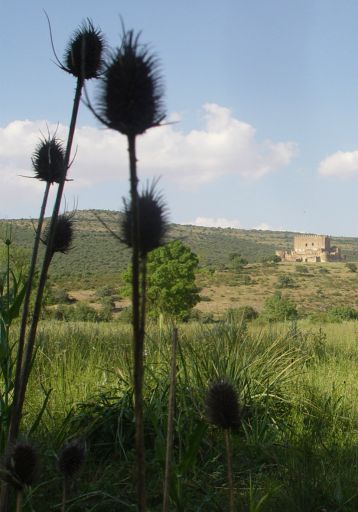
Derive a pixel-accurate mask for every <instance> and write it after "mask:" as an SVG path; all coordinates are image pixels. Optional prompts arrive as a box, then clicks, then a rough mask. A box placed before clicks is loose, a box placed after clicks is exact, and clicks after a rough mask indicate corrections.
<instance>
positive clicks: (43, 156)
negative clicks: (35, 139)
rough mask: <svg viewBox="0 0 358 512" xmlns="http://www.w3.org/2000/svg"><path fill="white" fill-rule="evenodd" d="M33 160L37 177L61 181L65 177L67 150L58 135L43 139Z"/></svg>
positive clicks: (51, 181)
mask: <svg viewBox="0 0 358 512" xmlns="http://www.w3.org/2000/svg"><path fill="white" fill-rule="evenodd" d="M31 160H32V167H33V170H34V173H35V178H37V179H38V180H41V181H46V182H47V183H61V182H62V181H63V180H64V179H65V175H66V169H65V150H64V147H63V144H62V142H61V141H60V140H58V139H56V137H48V138H47V139H43V140H41V141H40V142H39V144H38V145H37V147H36V149H35V151H34V154H33V157H32V159H31Z"/></svg>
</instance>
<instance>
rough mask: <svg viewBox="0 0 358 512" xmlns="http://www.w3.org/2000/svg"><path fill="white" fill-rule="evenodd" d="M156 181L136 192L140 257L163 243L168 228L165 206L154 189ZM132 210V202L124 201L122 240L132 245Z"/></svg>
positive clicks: (129, 245) (160, 196)
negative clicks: (140, 191)
mask: <svg viewBox="0 0 358 512" xmlns="http://www.w3.org/2000/svg"><path fill="white" fill-rule="evenodd" d="M155 185H156V182H153V183H152V184H151V185H150V186H148V187H147V188H146V189H145V190H144V191H143V192H142V193H141V194H138V218H139V252H140V255H141V256H142V257H144V256H146V255H147V254H148V253H149V252H150V251H152V250H153V249H156V248H157V247H160V246H161V245H163V243H164V238H165V234H166V232H167V229H168V214H167V211H168V209H167V206H166V204H165V202H164V200H163V197H162V195H161V194H160V193H158V192H156V190H155ZM132 226H133V210H132V202H126V201H124V212H123V216H122V218H121V232H122V240H123V242H124V243H125V244H126V245H127V246H128V247H132Z"/></svg>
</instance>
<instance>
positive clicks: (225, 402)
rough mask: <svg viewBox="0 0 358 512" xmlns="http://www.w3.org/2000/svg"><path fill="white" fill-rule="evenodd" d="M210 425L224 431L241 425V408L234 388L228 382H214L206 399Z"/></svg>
mask: <svg viewBox="0 0 358 512" xmlns="http://www.w3.org/2000/svg"><path fill="white" fill-rule="evenodd" d="M205 405H206V414H207V417H208V420H209V421H210V423H213V424H214V425H216V426H217V427H219V428H222V429H234V428H237V427H238V426H239V424H240V407H239V402H238V398H237V394H236V391H235V389H234V387H233V386H232V385H231V384H230V383H229V382H227V381H226V380H218V381H216V382H213V383H212V384H211V385H210V387H209V389H208V391H207V394H206V398H205Z"/></svg>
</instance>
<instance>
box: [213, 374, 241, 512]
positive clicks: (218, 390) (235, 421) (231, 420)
mask: <svg viewBox="0 0 358 512" xmlns="http://www.w3.org/2000/svg"><path fill="white" fill-rule="evenodd" d="M205 405H206V414H207V418H208V420H209V422H210V423H212V424H213V425H215V426H216V427H218V428H219V429H221V430H223V432H224V438H225V449H226V463H227V479H228V491H229V512H235V511H236V508H235V506H236V505H235V486H234V476H233V469H232V447H231V438H230V432H231V431H232V430H235V429H237V428H238V427H239V426H240V422H241V413H240V406H239V401H238V398H237V393H236V391H235V388H234V386H233V385H232V384H231V383H230V382H228V381H227V380H225V379H220V380H217V381H215V382H213V383H212V384H211V385H210V386H209V389H208V391H207V393H206V397H205Z"/></svg>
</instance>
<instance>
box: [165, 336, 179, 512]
mask: <svg viewBox="0 0 358 512" xmlns="http://www.w3.org/2000/svg"><path fill="white" fill-rule="evenodd" d="M177 345H178V329H177V328H176V327H174V328H173V337H172V361H171V369H170V387H169V403H168V426H167V441H166V451H165V474H164V491H163V512H168V511H169V494H170V477H171V466H172V453H173V435H174V412H175V391H176V377H177V364H176V363H177V361H176V359H177Z"/></svg>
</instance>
